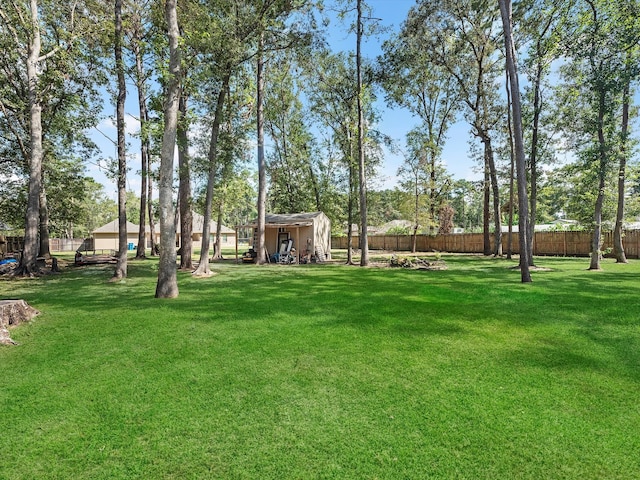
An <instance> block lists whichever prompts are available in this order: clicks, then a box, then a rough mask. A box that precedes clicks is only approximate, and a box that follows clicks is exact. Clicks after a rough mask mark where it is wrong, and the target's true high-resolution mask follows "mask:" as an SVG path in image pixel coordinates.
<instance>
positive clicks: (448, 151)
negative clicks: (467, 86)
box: [88, 0, 478, 199]
mask: <svg viewBox="0 0 640 480" xmlns="http://www.w3.org/2000/svg"><path fill="white" fill-rule="evenodd" d="M327 3H328V4H329V5H328V6H329V7H330V4H331V3H332V2H327ZM367 3H368V4H369V6H370V7H371V8H372V9H373V11H372V16H373V17H375V18H379V19H380V24H381V25H382V26H385V27H389V28H388V31H387V32H386V33H385V34H383V35H382V36H371V37H367V38H365V39H364V42H363V54H364V55H365V56H366V57H368V58H371V59H374V58H375V57H377V56H378V55H380V54H381V53H382V49H381V46H382V43H383V42H384V41H385V39H386V38H388V36H389V35H391V34H392V33H393V32H397V31H398V29H399V27H400V25H401V23H402V22H403V21H404V19H405V18H406V15H407V12H408V11H409V9H410V8H411V6H412V5H414V4H415V2H414V1H413V0H369V1H368V2H367ZM348 22H349V21H348V20H345V21H344V22H341V21H338V20H335V21H333V22H332V24H331V26H330V28H329V32H328V35H329V38H327V41H328V42H329V44H330V46H331V48H332V49H333V50H335V51H338V50H351V51H355V35H354V34H350V33H349V32H348ZM383 97H384V95H383V94H382V92H380V94H379V101H378V104H377V108H378V110H379V111H380V118H381V120H380V123H379V124H378V125H377V128H378V130H380V131H381V132H383V133H385V134H386V135H389V136H390V137H391V138H393V139H395V140H396V141H399V142H400V144H401V145H403V144H404V138H405V135H406V133H407V132H408V131H409V130H411V129H412V128H413V127H414V126H416V125H417V124H418V120H417V119H415V118H413V117H412V115H411V114H410V113H409V112H408V111H406V110H402V109H397V108H396V109H389V108H387V107H386V105H385V103H384V98H383ZM126 111H127V112H128V114H127V127H126V131H127V143H128V145H129V148H128V160H127V161H128V165H129V169H130V170H129V174H128V175H127V188H128V189H130V190H133V191H134V192H136V193H137V194H139V190H140V179H139V174H138V172H139V170H140V157H139V143H138V142H137V140H136V138H135V137H134V136H133V134H135V133H137V132H138V130H139V122H138V121H137V119H136V117H137V115H138V107H137V97H136V93H135V90H134V88H133V85H131V84H130V90H129V92H128V95H127V103H126ZM114 112H115V107H114V105H111V104H110V99H109V98H108V97H105V110H104V114H105V115H106V116H113V115H114ZM98 129H99V132H98V130H95V131H94V132H93V138H94V140H95V141H96V143H97V144H98V146H99V147H100V149H101V150H102V156H103V157H111V158H114V157H115V155H116V151H115V143H114V142H115V137H116V130H115V125H114V121H113V119H112V118H107V119H105V120H103V121H102V122H101V123H100V125H99V127H98ZM107 137H108V138H107ZM109 139H111V140H109ZM468 139H469V127H468V126H467V125H466V124H465V123H464V122H458V123H456V124H455V125H454V126H453V127H452V128H451V130H450V131H449V141H448V142H447V144H446V146H445V148H444V151H443V157H442V159H443V162H444V163H445V165H446V166H447V169H448V170H449V172H450V173H451V174H453V176H454V177H455V178H467V179H472V178H478V174H477V173H476V172H474V164H473V162H472V161H470V160H469V159H468V154H467V152H468V149H469V147H468ZM176 162H177V159H176ZM401 163H402V159H401V158H400V157H398V156H396V155H393V154H391V153H390V152H385V158H384V161H383V164H382V166H381V167H380V169H379V171H378V174H379V175H378V178H377V179H375V180H374V181H372V182H371V187H373V188H376V189H378V188H393V186H394V185H395V184H396V183H397V178H396V172H397V170H398V167H399V166H400V164H401ZM88 169H89V174H90V175H92V176H94V178H96V180H97V181H98V182H100V183H102V184H103V185H104V186H105V191H106V193H107V195H108V196H109V197H110V198H112V199H116V198H117V188H116V184H115V182H114V181H112V180H109V179H108V178H107V177H106V175H104V173H103V172H102V171H101V170H99V169H98V168H97V167H96V166H95V165H89V166H88ZM371 187H370V188H371Z"/></svg>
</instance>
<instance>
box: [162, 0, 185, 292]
mask: <svg viewBox="0 0 640 480" xmlns="http://www.w3.org/2000/svg"><path fill="white" fill-rule="evenodd" d="M176 3H177V0H166V4H165V16H166V20H167V30H168V32H167V33H168V37H169V82H168V85H167V97H166V99H165V104H164V132H163V135H162V150H161V157H160V181H159V188H160V262H159V267H158V283H157V285H156V298H174V297H177V296H178V279H177V267H176V224H175V213H174V210H173V205H172V203H173V189H172V187H173V152H174V150H175V146H176V130H177V128H178V102H179V99H180V84H181V81H180V46H179V41H180V30H179V29H178V14H177V6H176Z"/></svg>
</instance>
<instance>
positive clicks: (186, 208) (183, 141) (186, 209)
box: [177, 94, 193, 271]
mask: <svg viewBox="0 0 640 480" xmlns="http://www.w3.org/2000/svg"><path fill="white" fill-rule="evenodd" d="M178 110H179V112H180V122H179V123H178V133H177V135H178V176H179V179H180V181H179V186H178V205H179V207H180V215H179V216H180V270H189V271H190V270H193V261H192V258H191V257H192V243H191V234H192V232H193V214H192V212H191V173H190V168H189V138H188V137H187V97H186V96H185V95H184V94H183V95H181V96H180V104H179V106H178Z"/></svg>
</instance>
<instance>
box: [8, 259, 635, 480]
mask: <svg viewBox="0 0 640 480" xmlns="http://www.w3.org/2000/svg"><path fill="white" fill-rule="evenodd" d="M444 258H445V260H446V262H447V265H448V269H447V270H445V271H417V270H404V269H389V268H367V269H362V268H358V267H346V266H338V265H325V266H320V265H309V266H255V265H235V264H220V265H216V266H215V267H214V270H215V271H216V272H218V273H217V275H215V276H213V277H211V278H208V279H195V278H192V277H191V276H190V275H189V274H188V273H180V274H179V286H180V296H179V298H177V299H173V300H158V299H155V298H153V294H154V291H155V281H156V274H157V263H156V262H155V261H153V260H146V261H138V262H130V264H129V277H128V278H127V279H126V280H125V281H123V282H121V283H117V284H113V283H108V282H107V280H108V278H109V276H110V274H111V268H112V267H99V266H97V267H82V268H72V269H69V270H67V271H65V273H63V274H61V275H55V276H49V277H45V278H42V279H37V280H18V281H15V280H14V281H3V282H0V295H1V296H2V297H3V298H24V299H25V300H27V301H28V302H29V303H30V304H31V305H33V306H34V307H35V308H37V309H39V310H40V311H41V312H42V314H41V315H40V316H39V317H37V318H36V320H35V321H34V322H32V323H31V324H28V325H25V326H21V327H19V328H17V329H13V330H12V338H14V340H16V341H18V342H19V343H20V345H19V346H15V347H4V348H0V365H1V366H2V376H1V377H0V449H1V451H2V455H0V478H1V479H49V478H55V479H67V478H68V479H137V478H139V479H206V478H215V479H427V478H445V479H450V478H468V479H498V478H505V479H506V478H509V479H518V478H522V479H525V478H526V479H543V478H544V479H548V478H549V479H550V478H568V479H615V478H619V479H629V478H640V401H639V399H640V295H638V291H639V288H638V287H639V286H640V262H638V261H634V260H632V261H631V262H630V263H629V264H628V265H616V264H614V263H613V262H612V261H611V260H606V261H605V262H604V270H603V271H600V272H590V271H587V270H586V268H587V266H588V260H587V259H562V258H541V259H538V263H539V265H541V266H544V267H548V268H549V269H550V270H549V271H540V272H534V273H533V278H534V283H533V284H530V285H522V284H520V282H519V272H518V271H517V270H513V269H511V268H509V267H511V266H513V264H514V263H513V262H507V261H504V260H493V259H486V258H482V257H477V256H445V257H444Z"/></svg>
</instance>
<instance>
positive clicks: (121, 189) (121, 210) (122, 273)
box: [112, 0, 127, 281]
mask: <svg viewBox="0 0 640 480" xmlns="http://www.w3.org/2000/svg"><path fill="white" fill-rule="evenodd" d="M114 10H115V12H114V13H115V38H114V55H115V67H116V75H117V78H118V98H117V101H116V130H117V135H118V140H117V144H118V257H117V258H118V260H117V263H116V268H115V271H114V272H113V277H112V280H115V281H117V280H120V279H122V278H126V276H127V152H126V146H125V133H124V122H125V120H124V102H125V100H126V97H127V85H126V83H125V78H124V60H123V58H122V36H123V34H122V0H116V1H115V8H114Z"/></svg>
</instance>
